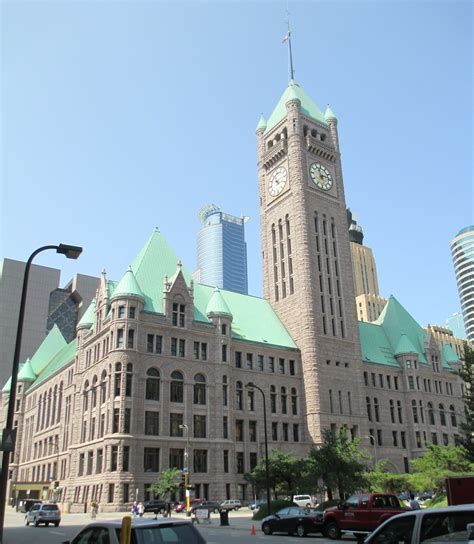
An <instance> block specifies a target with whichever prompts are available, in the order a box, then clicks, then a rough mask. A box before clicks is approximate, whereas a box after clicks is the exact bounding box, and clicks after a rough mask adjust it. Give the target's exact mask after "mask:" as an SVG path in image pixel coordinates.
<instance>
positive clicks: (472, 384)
mask: <svg viewBox="0 0 474 544" xmlns="http://www.w3.org/2000/svg"><path fill="white" fill-rule="evenodd" d="M459 376H460V377H461V378H462V379H463V380H464V382H465V384H466V385H465V399H464V401H465V403H464V413H465V416H466V420H465V421H461V423H460V429H461V431H462V445H463V446H464V447H465V448H466V451H467V455H468V457H469V460H470V461H471V462H472V463H474V350H473V349H472V348H471V347H470V346H469V344H468V343H467V342H464V361H463V365H462V368H461V370H460V371H459Z"/></svg>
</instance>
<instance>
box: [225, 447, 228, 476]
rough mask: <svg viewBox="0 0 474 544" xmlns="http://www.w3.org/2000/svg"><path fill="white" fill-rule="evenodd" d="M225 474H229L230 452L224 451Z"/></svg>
mask: <svg viewBox="0 0 474 544" xmlns="http://www.w3.org/2000/svg"><path fill="white" fill-rule="evenodd" d="M224 472H229V450H224Z"/></svg>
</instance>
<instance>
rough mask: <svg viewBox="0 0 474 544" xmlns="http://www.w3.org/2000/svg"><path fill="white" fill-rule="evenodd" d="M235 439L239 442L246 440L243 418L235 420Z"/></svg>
mask: <svg viewBox="0 0 474 544" xmlns="http://www.w3.org/2000/svg"><path fill="white" fill-rule="evenodd" d="M235 440H236V441H237V442H243V440H244V421H243V420H242V419H236V420H235Z"/></svg>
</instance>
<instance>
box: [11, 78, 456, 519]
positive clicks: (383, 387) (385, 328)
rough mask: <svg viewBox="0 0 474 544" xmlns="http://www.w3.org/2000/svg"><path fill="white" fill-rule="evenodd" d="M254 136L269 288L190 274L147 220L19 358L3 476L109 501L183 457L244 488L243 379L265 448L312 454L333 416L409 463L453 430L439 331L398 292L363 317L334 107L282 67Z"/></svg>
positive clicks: (247, 443)
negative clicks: (131, 254) (61, 321)
mask: <svg viewBox="0 0 474 544" xmlns="http://www.w3.org/2000/svg"><path fill="white" fill-rule="evenodd" d="M257 142H258V179H259V190H260V202H261V208H260V214H261V215H260V218H261V237H262V250H263V277H264V292H265V298H258V297H253V296H249V295H244V294H241V293H236V292H232V291H230V290H225V289H218V288H214V287H210V286H208V285H205V284H203V283H199V282H194V281H193V280H192V277H191V275H190V273H189V272H188V271H187V269H186V268H185V267H184V266H183V265H182V264H181V261H180V260H179V258H178V255H177V254H176V253H175V252H174V251H173V249H172V248H170V247H169V245H168V244H167V243H166V241H165V239H164V237H163V235H162V234H161V233H160V232H158V231H157V230H155V231H154V232H153V233H152V234H151V236H150V238H149V240H148V241H147V242H146V243H145V245H144V246H143V248H142V250H141V251H140V252H139V253H138V256H137V257H136V259H135V260H134V261H133V263H132V265H131V267H130V268H129V269H128V270H127V271H125V273H124V275H123V277H122V279H121V280H120V281H119V282H116V281H111V280H108V279H107V278H106V276H105V273H104V274H103V275H102V277H101V280H100V284H99V287H98V289H97V292H96V296H95V299H94V301H93V302H92V303H91V304H90V306H89V308H88V310H87V311H86V312H85V314H84V315H83V317H82V319H81V321H80V322H79V323H78V325H77V338H76V339H74V340H73V341H71V342H69V343H68V342H67V341H66V340H65V339H64V337H63V335H62V334H61V332H60V331H59V329H58V328H57V327H56V326H55V327H53V329H52V330H51V331H50V333H49V334H48V336H47V337H46V339H45V340H44V341H43V343H42V344H41V346H40V347H39V349H38V350H37V351H36V353H35V354H34V355H33V356H32V358H31V360H26V361H24V363H23V365H22V367H21V369H20V372H19V376H18V389H17V399H18V402H17V405H16V408H17V410H16V413H15V426H16V427H17V429H18V433H17V443H16V449H15V452H14V457H13V462H12V464H11V476H12V477H11V480H10V481H11V483H12V484H13V483H14V484H15V490H16V491H15V492H18V493H26V490H27V489H29V490H30V492H35V493H38V494H41V493H43V492H46V494H48V493H49V492H50V490H49V480H50V479H51V478H58V479H59V480H60V483H61V491H60V496H59V499H60V500H61V501H62V502H64V503H65V507H66V508H71V510H73V511H74V510H75V511H83V509H84V504H86V505H87V504H89V502H90V500H91V498H95V499H96V500H98V501H99V502H100V504H101V510H102V511H107V510H109V511H110V510H120V509H124V508H128V507H129V503H130V501H132V500H135V499H136V498H137V492H136V490H137V489H138V499H140V500H143V499H147V498H148V497H149V496H150V492H149V486H150V484H151V483H153V482H154V481H155V480H156V478H157V476H158V474H159V472H161V471H163V470H165V469H167V468H170V467H176V468H179V469H182V468H183V466H185V465H184V463H185V460H186V464H187V466H189V468H190V481H191V482H192V484H193V485H194V486H195V495H196V496H197V497H206V498H212V499H217V500H218V499H226V498H240V499H249V498H251V497H250V493H251V490H250V489H249V486H248V484H247V482H246V480H245V478H244V474H245V473H246V472H248V471H250V470H251V469H252V468H253V467H254V466H255V465H256V464H257V463H258V462H259V460H261V459H262V457H263V455H264V428H263V418H262V412H263V406H262V398H261V395H259V394H257V393H258V392H255V391H253V390H252V389H249V388H246V385H247V384H248V383H249V382H253V383H255V384H256V385H258V386H259V387H261V388H262V390H263V391H264V392H265V397H266V401H267V408H268V410H267V414H268V427H267V428H268V437H269V449H270V451H271V450H273V449H276V448H278V449H280V450H282V451H285V452H292V453H293V454H296V455H306V454H307V453H308V452H309V449H310V447H312V446H313V445H314V444H319V443H320V442H321V432H322V430H323V429H333V430H337V429H339V428H341V427H345V428H346V429H347V430H348V432H349V433H350V434H351V436H352V437H354V438H355V437H358V438H360V439H361V447H362V448H363V449H364V450H365V451H366V452H367V453H369V454H371V455H372V454H373V456H374V457H377V458H378V459H381V458H387V459H389V461H390V463H391V465H392V467H395V469H396V470H397V471H399V472H403V471H406V470H408V469H409V460H410V459H412V458H414V457H416V456H419V455H421V454H422V453H423V451H424V448H425V447H426V444H429V443H438V444H447V443H449V444H454V443H456V442H457V441H458V433H459V431H458V428H459V420H460V418H461V417H462V414H463V400H462V398H463V384H462V382H461V380H460V378H459V377H458V375H457V374H456V370H457V369H458V368H459V365H460V361H459V357H458V356H457V355H456V353H455V352H454V351H453V349H452V348H451V346H450V345H448V344H444V345H442V346H440V345H439V344H438V342H437V341H436V340H435V338H434V336H433V334H431V333H430V332H427V331H425V330H424V329H423V328H422V327H421V326H420V325H419V324H418V323H416V321H415V320H414V319H413V318H412V317H411V316H410V314H409V313H408V312H407V310H406V309H405V308H404V307H403V306H402V305H401V304H400V303H399V302H398V301H397V300H396V299H395V298H394V297H390V299H389V300H388V302H387V304H386V305H385V307H384V309H383V311H382V313H381V314H380V316H379V317H378V319H377V320H376V321H375V322H374V323H367V322H359V321H358V320H357V310H356V304H355V293H354V280H353V272H352V264H351V250H350V239H349V230H348V228H347V215H346V205H345V200H344V185H343V180H342V175H341V165H340V155H339V142H338V135H337V121H336V118H335V116H334V114H333V113H332V111H331V110H330V109H328V110H326V114H325V115H323V114H322V113H321V111H320V110H319V108H318V107H317V106H316V105H315V103H314V102H313V101H312V100H311V99H310V98H309V97H308V95H307V94H306V93H305V92H304V90H303V89H302V88H301V87H300V86H299V85H298V84H297V83H295V82H294V81H291V82H290V84H289V85H288V88H287V89H286V90H285V92H284V93H283V96H282V98H281V99H280V101H279V103H278V105H277V106H276V108H275V110H274V111H273V113H272V115H271V116H270V117H269V119H268V122H267V121H265V119H264V118H263V117H262V118H261V119H260V122H259V124H258V127H257ZM9 395H10V390H9V384H8V383H7V384H6V386H5V387H4V389H3V402H4V405H5V404H6V402H7V401H8V398H9ZM11 489H13V486H12V487H11ZM182 495H183V494H182V492H181V496H180V497H177V498H180V499H182V498H183V497H182Z"/></svg>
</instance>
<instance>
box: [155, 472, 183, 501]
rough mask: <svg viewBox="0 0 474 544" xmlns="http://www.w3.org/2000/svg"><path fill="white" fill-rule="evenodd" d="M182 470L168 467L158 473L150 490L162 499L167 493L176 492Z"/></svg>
mask: <svg viewBox="0 0 474 544" xmlns="http://www.w3.org/2000/svg"><path fill="white" fill-rule="evenodd" d="M181 474H182V471H181V470H179V468H169V469H168V470H165V471H163V472H161V473H160V475H159V476H158V478H157V480H156V481H155V483H154V484H153V485H152V486H151V490H152V491H153V493H154V494H155V497H158V498H161V499H164V498H166V496H167V495H168V494H169V493H176V492H177V491H178V489H179V484H180V481H181Z"/></svg>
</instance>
